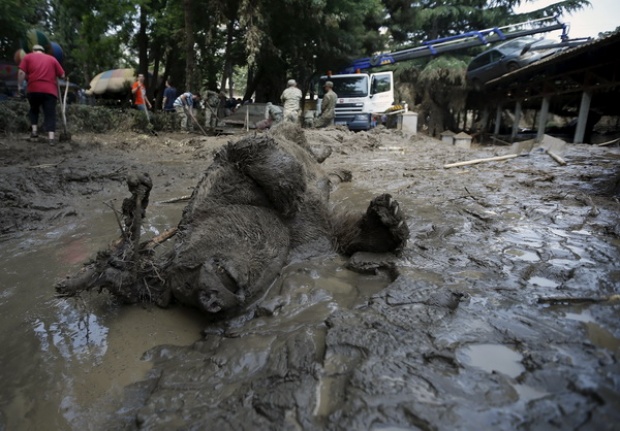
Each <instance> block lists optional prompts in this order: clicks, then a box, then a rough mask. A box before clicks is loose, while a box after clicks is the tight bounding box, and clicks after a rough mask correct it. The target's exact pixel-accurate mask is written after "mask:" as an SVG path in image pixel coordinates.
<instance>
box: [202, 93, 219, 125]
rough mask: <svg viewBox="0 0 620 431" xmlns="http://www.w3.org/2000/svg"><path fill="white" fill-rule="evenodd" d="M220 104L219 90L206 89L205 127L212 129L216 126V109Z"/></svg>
mask: <svg viewBox="0 0 620 431" xmlns="http://www.w3.org/2000/svg"><path fill="white" fill-rule="evenodd" d="M219 106H220V96H219V91H213V90H207V93H206V95H205V127H206V128H209V129H214V128H215V127H216V126H217V120H218V117H217V110H218V108H219Z"/></svg>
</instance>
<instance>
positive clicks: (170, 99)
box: [132, 74, 225, 132]
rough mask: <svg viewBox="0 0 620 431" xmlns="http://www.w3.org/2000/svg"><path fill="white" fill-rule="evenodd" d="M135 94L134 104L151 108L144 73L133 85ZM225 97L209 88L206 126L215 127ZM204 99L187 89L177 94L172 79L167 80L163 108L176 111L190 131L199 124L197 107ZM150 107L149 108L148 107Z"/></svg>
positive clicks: (185, 129)
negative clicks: (145, 92)
mask: <svg viewBox="0 0 620 431" xmlns="http://www.w3.org/2000/svg"><path fill="white" fill-rule="evenodd" d="M132 93H133V94H134V104H135V105H136V107H137V108H138V109H140V110H144V109H150V108H151V104H150V103H149V102H148V99H147V98H146V97H145V96H144V75H142V74H140V75H138V79H137V80H136V82H135V83H134V84H133V86H132ZM223 97H225V95H224V93H222V92H217V91H213V90H208V91H207V93H206V98H205V127H206V128H208V129H214V128H215V127H216V126H217V121H218V109H219V108H220V104H221V100H222V98H223ZM201 100H202V95H201V94H200V93H198V92H196V93H192V92H190V91H186V92H185V93H182V94H181V95H179V96H177V90H176V88H175V87H174V86H173V85H172V83H171V81H170V79H167V80H166V88H165V90H164V94H163V99H162V106H161V107H162V110H163V111H164V112H169V113H176V115H177V116H178V118H179V120H180V124H181V130H183V131H185V132H189V131H191V130H192V129H193V126H194V124H196V125H198V124H199V123H198V119H197V118H196V114H195V112H196V108H197V107H198V104H199V103H200V101H201ZM147 107H148V108H147Z"/></svg>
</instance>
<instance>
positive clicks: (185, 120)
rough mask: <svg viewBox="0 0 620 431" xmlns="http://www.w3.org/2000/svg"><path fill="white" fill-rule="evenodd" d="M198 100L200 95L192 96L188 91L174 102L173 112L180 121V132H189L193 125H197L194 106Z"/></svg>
mask: <svg viewBox="0 0 620 431" xmlns="http://www.w3.org/2000/svg"><path fill="white" fill-rule="evenodd" d="M199 100H200V93H196V94H192V93H190V92H189V91H188V92H186V93H183V94H181V95H180V96H179V97H177V98H176V100H175V101H174V110H175V111H176V113H177V116H178V117H179V119H180V120H181V130H183V131H184V132H187V133H189V132H191V131H192V130H193V123H198V120H196V117H195V116H194V104H195V103H196V102H198V101H199Z"/></svg>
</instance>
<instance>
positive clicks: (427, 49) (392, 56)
mask: <svg viewBox="0 0 620 431" xmlns="http://www.w3.org/2000/svg"><path fill="white" fill-rule="evenodd" d="M549 21H553V22H551V23H548V22H549ZM554 30H562V35H561V39H562V40H563V41H564V40H566V39H568V34H567V25H566V24H564V23H562V22H560V21H559V19H558V18H557V17H550V18H541V19H536V20H530V21H526V22H522V23H518V24H510V25H507V26H504V27H493V28H489V29H486V30H476V31H470V32H467V33H462V34H459V35H456V36H450V37H444V38H440V39H434V40H428V41H425V42H422V45H421V46H416V47H414V48H409V49H404V50H402V51H395V52H389V53H384V54H377V55H374V56H372V57H366V58H360V59H358V60H354V61H353V63H351V65H349V66H348V67H346V68H345V69H343V70H342V71H341V72H340V73H354V72H356V71H358V70H364V69H370V68H373V67H378V66H384V65H387V64H393V63H396V62H399V61H405V60H412V59H414V58H422V57H430V56H434V55H439V54H444V53H446V52H451V51H457V50H460V49H467V48H471V47H474V46H479V45H486V44H488V43H493V42H499V41H504V40H509V39H516V38H518V37H522V36H529V35H532V34H537V33H546V32H549V31H554Z"/></svg>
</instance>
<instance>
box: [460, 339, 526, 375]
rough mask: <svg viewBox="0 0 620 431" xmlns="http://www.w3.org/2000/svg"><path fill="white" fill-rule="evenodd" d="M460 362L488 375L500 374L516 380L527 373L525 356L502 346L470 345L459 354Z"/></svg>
mask: <svg viewBox="0 0 620 431" xmlns="http://www.w3.org/2000/svg"><path fill="white" fill-rule="evenodd" d="M457 358H458V360H459V361H460V362H461V363H463V364H466V365H469V366H471V367H474V368H480V369H481V370H484V371H486V372H488V373H492V372H498V373H502V374H504V375H506V376H508V377H511V378H515V377H517V376H518V375H520V374H521V373H523V372H524V371H525V368H524V367H523V365H522V364H521V360H522V359H523V356H521V354H520V353H518V352H516V351H514V350H513V349H511V348H509V347H506V346H503V345H501V344H469V345H467V346H465V347H463V348H461V349H459V350H458V352H457Z"/></svg>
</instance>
